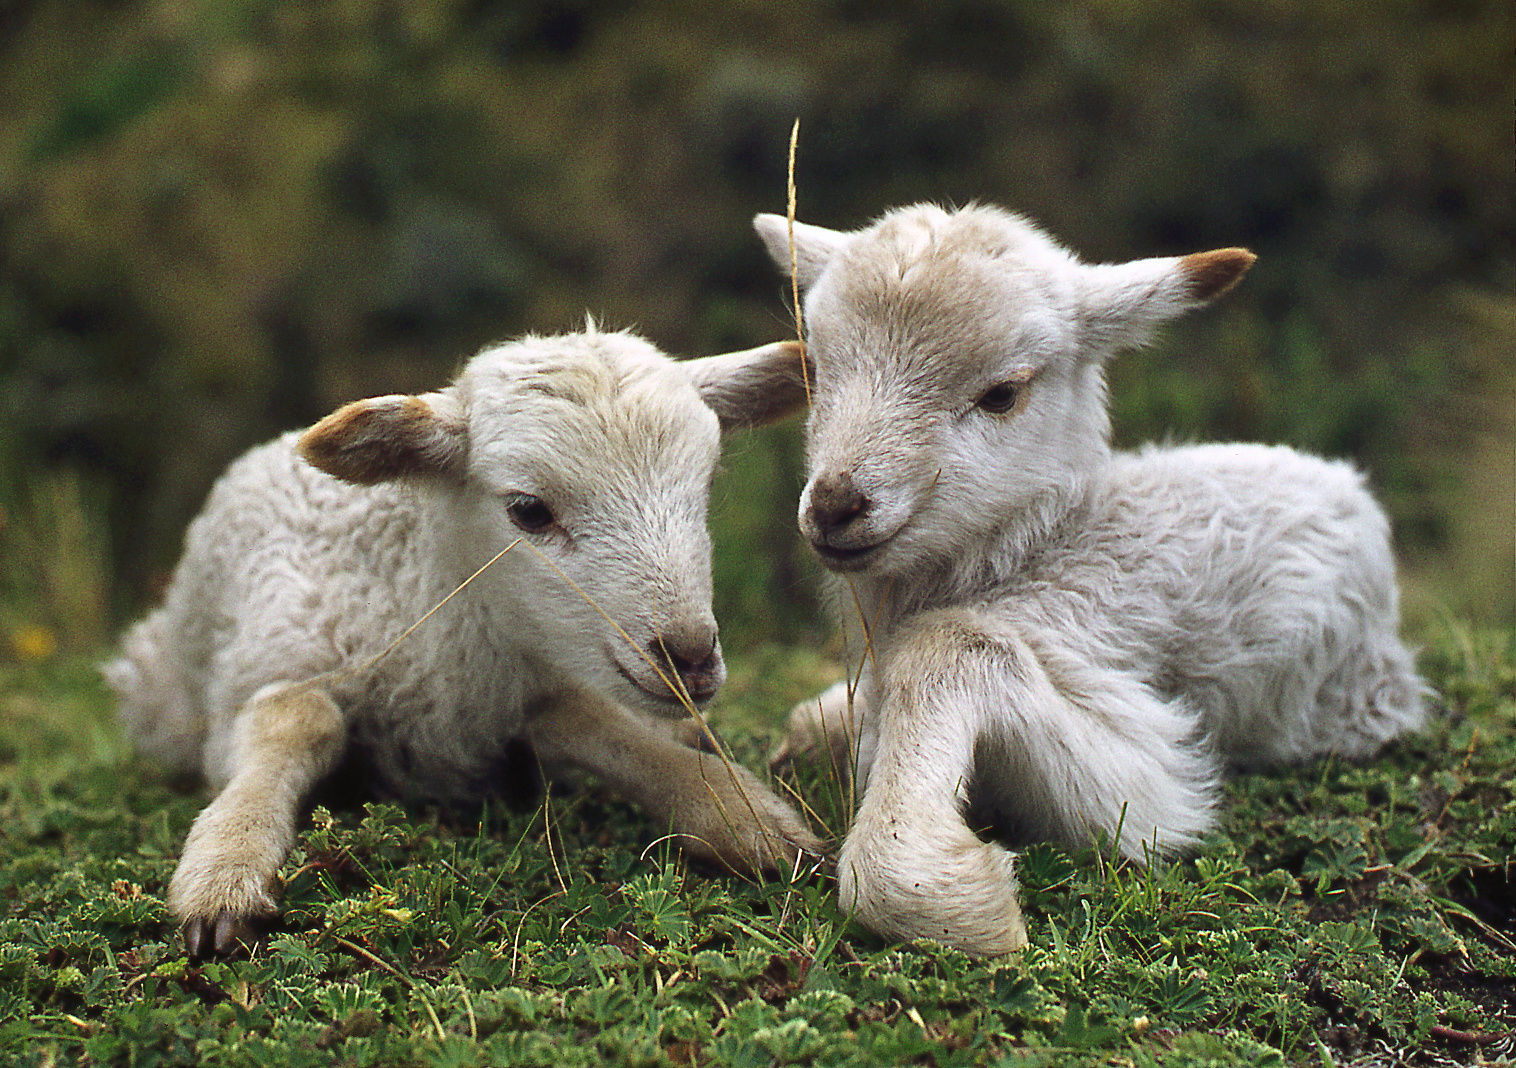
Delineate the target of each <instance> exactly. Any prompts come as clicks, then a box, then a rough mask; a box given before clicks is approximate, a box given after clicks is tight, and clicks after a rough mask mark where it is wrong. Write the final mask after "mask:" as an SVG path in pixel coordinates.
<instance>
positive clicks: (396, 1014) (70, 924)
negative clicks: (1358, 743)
mask: <svg viewBox="0 0 1516 1068" xmlns="http://www.w3.org/2000/svg"><path fill="white" fill-rule="evenodd" d="M1513 653H1516V648H1513V639H1512V636H1511V635H1509V634H1506V633H1492V632H1487V631H1485V632H1481V631H1474V630H1470V629H1468V628H1465V627H1462V626H1460V625H1457V624H1453V623H1447V624H1445V625H1444V626H1443V627H1442V628H1441V629H1440V632H1439V633H1438V634H1436V635H1435V636H1434V637H1433V638H1432V639H1431V641H1430V642H1429V647H1428V649H1427V650H1426V651H1425V652H1424V653H1423V665H1424V668H1425V669H1426V671H1427V673H1428V675H1429V676H1430V678H1431V679H1432V680H1433V682H1434V684H1435V685H1436V686H1437V687H1438V689H1439V691H1440V692H1441V694H1442V695H1443V698H1444V700H1445V703H1446V706H1447V712H1448V714H1447V715H1446V716H1445V717H1444V718H1442V719H1440V720H1439V721H1438V722H1437V724H1436V725H1435V726H1434V727H1433V728H1432V730H1431V731H1430V732H1428V733H1427V734H1425V735H1423V736H1418V737H1416V738H1413V739H1411V740H1409V741H1406V742H1404V743H1403V744H1400V745H1398V746H1396V747H1395V748H1393V749H1392V750H1391V751H1390V752H1388V753H1387V754H1385V755H1384V756H1383V757H1382V758H1381V759H1379V760H1376V761H1374V762H1372V763H1369V764H1366V765H1363V766H1352V765H1343V764H1339V763H1336V762H1330V761H1328V762H1324V763H1320V764H1317V765H1315V766H1313V767H1310V768H1307V769H1305V770H1294V771H1287V772H1281V773H1275V774H1255V775H1245V776H1241V777H1238V778H1236V779H1235V780H1234V781H1232V782H1231V784H1230V785H1229V787H1228V790H1227V806H1228V807H1227V814H1226V817H1225V819H1224V821H1223V824H1222V828H1221V830H1220V831H1219V832H1218V833H1216V834H1215V835H1213V836H1212V837H1211V838H1210V839H1209V840H1208V841H1207V843H1206V845H1205V847H1204V848H1203V849H1202V850H1201V851H1200V852H1199V853H1198V854H1196V855H1195V856H1194V857H1193V858H1191V859H1189V860H1186V861H1182V862H1178V863H1172V864H1166V865H1160V866H1157V867H1154V868H1152V869H1146V870H1144V869H1142V868H1139V867H1133V866H1130V865H1124V864H1119V863H1114V864H1113V863H1112V862H1111V860H1110V856H1111V854H1110V851H1109V850H1108V849H1089V850H1085V851H1081V852H1068V851H1065V850H1061V849H1057V848H1053V847H1046V846H1044V847H1036V848H1033V849H1030V850H1028V851H1027V852H1026V853H1025V854H1024V857H1023V860H1022V879H1023V882H1024V891H1025V903H1026V906H1027V914H1028V919H1029V926H1030V933H1031V939H1032V946H1031V947H1030V948H1028V949H1027V950H1025V951H1024V952H1022V953H1020V954H1017V955H1013V956H1010V957H1006V958H1002V959H999V960H992V961H973V960H970V959H969V958H967V957H965V956H963V955H961V954H959V953H956V952H954V951H950V950H945V949H942V948H940V947H938V946H935V945H932V944H915V945H906V946H899V945H887V944H884V943H882V942H880V941H878V940H877V939H875V938H873V937H872V936H870V935H869V934H868V933H867V932H865V931H863V930H862V929H861V928H858V927H856V926H855V925H853V924H852V923H851V922H850V921H849V919H848V917H846V916H844V915H841V914H839V913H838V911H837V908H836V904H835V892H834V887H833V885H832V883H831V882H830V881H829V879H828V878H827V876H826V874H825V873H824V872H815V871H802V872H798V873H796V875H795V877H794V878H793V879H790V880H783V881H775V882H770V883H767V884H756V883H751V882H746V881H743V880H740V879H737V878H733V877H728V876H720V875H717V874H714V873H711V872H707V871H701V870H697V869H692V868H690V867H689V866H688V865H687V864H686V863H685V862H684V861H683V860H682V859H681V856H680V854H679V853H678V851H677V850H675V849H673V848H672V847H671V846H670V845H669V844H668V843H667V842H664V841H660V840H658V839H659V829H658V828H656V827H653V826H650V825H648V823H647V822H646V821H645V820H643V819H642V818H640V817H639V816H638V815H637V814H636V813H635V812H634V811H633V810H632V809H630V808H629V807H626V806H623V805H621V804H620V803H618V802H616V801H614V800H612V799H610V798H608V797H607V796H605V795H604V794H603V792H601V791H599V790H597V789H596V788H594V787H593V785H590V786H586V787H583V788H580V789H577V790H573V791H570V792H562V791H559V792H554V793H553V794H551V795H550V796H548V797H547V798H545V799H541V798H539V799H538V800H537V801H536V802H535V803H533V802H528V803H526V804H524V805H520V806H517V807H514V808H513V807H510V806H507V805H504V804H491V805H489V806H487V807H485V808H484V809H483V810H482V812H481V811H472V812H449V811H437V810H423V809H403V808H400V807H396V806H393V805H385V804H369V805H365V806H361V807H353V806H350V805H347V806H345V805H343V804H340V803H338V802H337V801H336V800H332V801H331V802H330V803H329V805H328V806H325V807H320V808H317V809H316V810H315V812H314V814H313V816H312V818H311V821H310V823H309V825H308V827H307V828H306V829H305V831H304V832H303V834H302V835H301V838H300V841H299V845H298V846H297V849H296V851H295V853H294V854H293V855H292V857H291V859H290V861H289V863H288V864H287V865H286V867H285V869H284V879H285V887H284V894H283V901H284V906H285V910H284V913H283V915H282V917H281V919H280V920H279V922H278V923H277V924H276V925H275V926H273V927H272V928H271V929H270V930H268V931H267V933H266V936H265V937H263V938H262V939H261V940H259V941H257V942H256V943H255V944H254V945H252V946H251V947H250V948H249V952H247V953H246V954H244V955H241V956H239V957H236V958H234V959H231V960H228V961H218V962H203V963H194V962H191V961H190V960H188V959H187V958H186V957H185V954H184V951H183V948H182V946H181V944H180V942H179V940H178V937H177V933H176V931H175V930H174V929H173V925H172V923H171V922H170V921H169V919H168V917H167V915H166V913H165V911H164V906H163V894H164V891H165V887H166V884H167V880H168V878H169V876H170V874H171V873H172V871H173V867H174V863H175V859H176V857H177V852H178V849H179V848H180V845H181V843H182V841H183V838H184V834H185V832H186V830H187V829H188V826H189V823H190V821H191V820H192V818H193V817H194V814H195V812H196V811H197V809H198V807H199V806H200V804H201V801H202V798H201V796H200V794H199V793H197V792H196V791H195V790H194V789H193V788H187V786H186V784H183V783H175V782H171V781H166V780H164V779H163V778H161V777H159V776H157V775H155V774H154V773H153V772H152V771H151V770H150V769H147V768H144V767H142V766H140V765H139V764H137V763H135V762H133V761H132V759H131V758H130V757H129V755H128V754H127V753H126V751H125V749H124V747H123V745H122V743H121V741H120V739H119V736H118V735H117V733H116V732H115V729H114V727H113V725H112V724H111V721H110V717H111V708H110V702H109V699H108V698H107V696H106V694H105V691H104V689H103V686H102V685H101V684H100V683H99V681H98V680H97V678H96V677H95V675H94V672H93V668H92V666H91V665H90V663H89V662H88V661H87V660H86V659H84V658H77V657H75V658H71V657H62V658H54V659H51V660H47V661H42V662H40V663H33V664H30V665H21V664H19V663H17V664H12V665H10V666H6V667H4V668H3V670H4V672H5V677H4V679H3V689H0V701H3V703H4V707H3V709H0V900H3V902H4V909H3V918H0V1058H3V1059H4V1060H5V1061H6V1062H7V1063H13V1064H18V1065H52V1064H133V1065H181V1064H182V1065H203V1066H220V1065H244V1064H246V1065H253V1064H259V1065H262V1064H268V1063H280V1064H285V1065H290V1066H298V1065H303V1064H313V1065H314V1064H322V1065H326V1064H334V1063H338V1064H351V1065H428V1066H430V1065H470V1064H511V1065H516V1064H519V1065H554V1066H569V1065H577V1064H585V1065H599V1064H603V1063H618V1064H646V1065H775V1064H794V1063H804V1064H871V1065H872V1064H906V1063H915V1064H926V1065H937V1066H950V1065H1042V1064H1048V1065H1051V1064H1058V1065H1070V1064H1072V1065H1080V1064H1088V1065H1097V1064H1100V1065H1104V1064H1131V1065H1164V1066H1171V1065H1233V1064H1279V1065H1285V1064H1311V1065H1327V1064H1336V1065H1349V1064H1361V1065H1391V1064H1411V1065H1440V1064H1455V1063H1458V1064H1463V1063H1473V1062H1475V1061H1476V1059H1477V1058H1483V1059H1484V1060H1486V1061H1495V1062H1498V1061H1499V1060H1500V1059H1501V1058H1502V1057H1507V1058H1508V1057H1510V1056H1511V1055H1512V1053H1513V1050H1516V1031H1513V1030H1512V1029H1513V1027H1516V915H1513V906H1512V905H1511V901H1512V900H1513V898H1516V895H1513V893H1512V886H1511V881H1512V879H1511V876H1512V870H1511V869H1512V863H1511V859H1510V858H1511V856H1512V854H1513V852H1516V773H1513V770H1512V769H1513V768H1516V657H1513ZM826 671H827V665H826V664H825V663H824V662H823V661H822V660H821V659H820V658H818V657H817V656H816V655H815V654H813V653H809V652H806V651H800V650H795V649H791V648H780V647H774V648H770V649H766V650H762V651H760V652H759V653H758V654H756V655H754V656H751V657H749V658H748V659H747V660H746V661H742V662H739V663H737V664H736V665H734V671H733V679H732V682H731V683H730V684H729V689H728V693H727V696H726V698H725V699H724V706H723V710H722V717H721V718H722V719H723V721H724V722H725V723H726V724H728V725H730V729H729V734H730V735H731V738H732V742H733V745H734V748H735V750H736V753H737V755H738V756H739V757H740V758H742V759H743V760H744V761H745V762H747V763H748V764H750V765H756V764H758V763H759V762H760V761H761V760H762V757H763V755H764V752H765V749H766V746H767V745H768V744H770V743H771V741H772V739H773V735H774V734H775V733H776V731H777V724H778V719H779V717H780V714H781V712H782V710H783V709H784V708H785V707H787V705H788V703H789V702H790V701H792V700H793V699H795V698H797V697H799V696H801V695H803V694H805V693H807V692H810V691H811V690H813V689H814V688H815V687H816V685H817V683H818V682H819V681H822V678H823V677H824V675H825V673H826ZM794 785H795V786H796V788H797V789H798V791H799V793H800V795H801V796H803V797H804V798H806V799H807V801H808V802H809V803H810V804H811V805H812V806H813V807H814V810H815V814H816V816H817V818H818V819H819V820H820V821H822V822H825V823H826V824H827V825H828V826H829V827H830V828H831V829H833V830H840V829H841V813H842V811H844V809H845V800H844V798H843V796H842V794H843V791H842V790H840V789H839V788H838V787H837V785H836V783H835V781H834V780H833V779H832V778H831V776H830V775H829V774H828V773H827V772H826V771H825V770H823V769H814V770H810V771H802V773H801V778H800V780H799V781H798V782H796V783H794Z"/></svg>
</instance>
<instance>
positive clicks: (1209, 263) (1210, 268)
mask: <svg viewBox="0 0 1516 1068" xmlns="http://www.w3.org/2000/svg"><path fill="white" fill-rule="evenodd" d="M1257 259H1258V257H1257V256H1255V255H1253V254H1252V253H1251V252H1249V251H1248V250H1247V249H1245V248H1218V249H1214V250H1212V251H1210V252H1196V253H1193V254H1192V255H1189V256H1184V257H1182V258H1181V259H1180V261H1179V267H1180V269H1181V270H1182V271H1184V273H1185V275H1186V277H1187V278H1188V279H1189V295H1190V297H1191V299H1193V300H1197V301H1199V302H1201V303H1202V304H1204V303H1208V302H1210V301H1213V300H1215V299H1216V298H1217V297H1219V296H1221V294H1223V293H1225V292H1226V291H1227V290H1229V289H1231V288H1232V287H1233V286H1234V285H1236V284H1237V283H1238V282H1239V281H1241V280H1242V276H1243V275H1245V274H1247V272H1248V268H1249V267H1251V266H1253V262H1254V261H1255V260H1257Z"/></svg>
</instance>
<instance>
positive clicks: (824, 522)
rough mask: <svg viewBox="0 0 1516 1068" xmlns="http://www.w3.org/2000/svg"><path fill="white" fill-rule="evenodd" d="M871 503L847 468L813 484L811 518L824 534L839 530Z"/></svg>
mask: <svg viewBox="0 0 1516 1068" xmlns="http://www.w3.org/2000/svg"><path fill="white" fill-rule="evenodd" d="M871 503H872V502H871V501H870V500H869V499H868V498H867V497H865V496H864V495H863V494H862V493H861V492H860V491H859V489H858V487H857V486H856V485H854V484H853V476H852V475H850V474H849V473H848V472H846V471H840V472H830V473H828V474H825V475H821V476H820V477H819V478H817V479H816V481H815V482H813V483H812V484H811V519H812V521H813V522H815V524H816V529H817V530H818V531H820V532H821V534H822V535H823V536H826V535H831V534H837V533H840V532H841V531H842V530H843V529H844V528H846V527H847V526H848V524H850V523H852V522H853V520H855V519H857V518H859V517H860V516H862V515H864V514H865V513H867V512H868V510H869V506H870V504H871Z"/></svg>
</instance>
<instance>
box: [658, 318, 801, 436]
mask: <svg viewBox="0 0 1516 1068" xmlns="http://www.w3.org/2000/svg"><path fill="white" fill-rule="evenodd" d="M683 366H685V367H687V368H689V370H690V376H691V378H693V379H694V382H695V388H696V389H697V390H699V391H700V397H701V399H702V400H704V401H705V403H706V404H708V405H710V407H711V410H712V411H714V412H715V413H716V417H717V418H718V419H720V420H721V430H722V432H723V433H725V432H726V431H728V430H735V429H738V428H740V427H750V426H758V425H760V424H762V423H769V422H773V421H774V420H775V419H782V418H784V417H785V416H786V415H789V414H790V413H792V412H796V411H799V410H800V409H801V408H803V407H805V406H806V404H807V402H808V401H809V400H810V392H809V388H808V387H809V384H810V383H811V382H813V381H814V380H815V369H814V368H813V367H812V366H811V363H810V358H809V357H808V356H806V355H805V350H804V349H803V348H802V347H801V345H800V343H799V342H798V341H777V342H775V343H773V344H772V345H761V346H759V347H758V348H756V349H745V350H743V351H742V352H728V353H724V354H722V355H720V356H705V357H702V358H701V359H698V360H686V361H685V362H684V364H683Z"/></svg>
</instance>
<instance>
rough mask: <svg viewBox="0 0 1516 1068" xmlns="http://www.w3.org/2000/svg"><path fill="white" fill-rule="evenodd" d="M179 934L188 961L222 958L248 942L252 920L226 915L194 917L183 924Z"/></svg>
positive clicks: (226, 913) (224, 913)
mask: <svg viewBox="0 0 1516 1068" xmlns="http://www.w3.org/2000/svg"><path fill="white" fill-rule="evenodd" d="M183 933H184V949H185V952H187V953H188V954H189V955H190V959H191V960H203V959H205V958H206V957H212V956H215V957H226V956H230V955H231V954H233V953H235V952H236V951H237V949H238V948H240V947H243V946H245V945H246V944H247V943H248V942H250V941H251V940H252V937H253V926H252V919H251V917H247V916H238V915H236V914H234V913H230V912H223V913H221V914H220V915H218V916H196V917H194V918H193V919H189V920H186V921H185V922H184V929H183Z"/></svg>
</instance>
